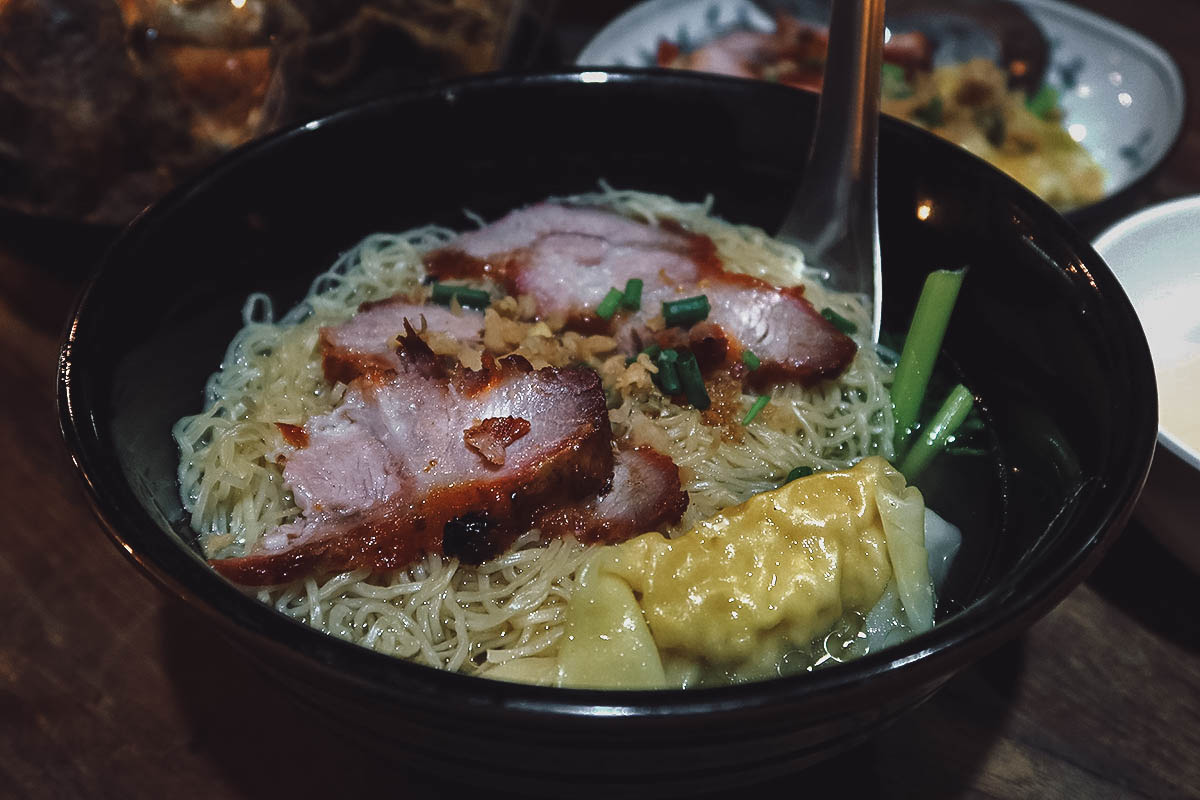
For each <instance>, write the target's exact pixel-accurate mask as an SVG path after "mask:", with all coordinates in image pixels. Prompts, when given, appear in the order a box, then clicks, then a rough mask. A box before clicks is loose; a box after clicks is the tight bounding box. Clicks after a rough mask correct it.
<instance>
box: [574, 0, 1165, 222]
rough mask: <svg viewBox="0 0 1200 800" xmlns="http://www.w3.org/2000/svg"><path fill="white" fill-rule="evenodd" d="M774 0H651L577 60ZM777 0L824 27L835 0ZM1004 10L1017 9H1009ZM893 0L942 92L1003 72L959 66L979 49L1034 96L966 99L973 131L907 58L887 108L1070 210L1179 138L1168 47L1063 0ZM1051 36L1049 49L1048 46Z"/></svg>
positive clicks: (759, 25)
mask: <svg viewBox="0 0 1200 800" xmlns="http://www.w3.org/2000/svg"><path fill="white" fill-rule="evenodd" d="M770 5H771V4H769V3H762V2H753V1H752V0H650V1H649V2H645V3H641V4H639V5H637V6H634V7H633V8H631V9H630V10H628V11H627V12H626V13H624V14H622V15H621V16H619V17H617V18H616V19H614V20H613V21H612V22H611V23H610V24H609V25H608V26H606V27H605V28H604V29H602V30H601V31H600V32H599V33H598V34H597V35H596V36H595V37H594V38H593V39H592V40H591V41H590V42H589V43H588V44H587V45H586V46H585V47H584V49H583V50H582V51H581V52H580V54H579V56H578V58H577V59H576V63H577V64H579V65H595V66H601V65H617V66H639V67H644V66H654V65H656V64H659V63H664V59H663V56H664V53H663V52H662V50H661V49H660V43H662V42H667V43H669V45H670V46H673V47H677V48H678V50H679V51H681V52H683V53H685V54H686V53H689V52H691V51H694V50H695V49H697V48H700V47H702V46H703V45H705V44H706V43H709V42H711V41H713V40H714V39H716V38H718V37H721V36H724V35H726V34H729V33H731V32H734V31H756V32H761V33H766V32H771V31H774V30H775V29H776V23H775V20H774V19H773V18H772V16H771V13H769V12H768V11H766V10H764V8H766V7H767V6H770ZM774 7H776V6H772V8H774ZM777 7H778V8H779V9H782V10H786V12H787V13H788V14H791V15H793V16H795V17H796V18H798V19H799V20H801V21H802V22H805V23H809V24H812V25H816V26H823V25H824V24H825V22H826V15H825V13H824V9H825V8H826V7H827V4H826V3H825V2H823V0H791V1H790V2H782V3H779V4H777ZM1002 8H1007V9H1009V10H1008V11H1006V12H1000V11H998V9H1002ZM1014 8H1015V9H1019V11H1020V12H1023V14H1024V15H1025V16H1027V18H1028V19H1029V20H1030V21H1031V22H1032V27H1034V28H1036V29H1037V30H1039V31H1040V32H1041V42H1038V43H1034V44H1033V45H1032V46H1031V45H1030V43H1029V41H1028V39H1029V37H1028V36H1027V35H1024V34H1023V33H1022V30H1024V31H1028V30H1029V27H1028V26H1024V27H1023V26H1021V25H1020V23H1015V24H1014V22H1013V20H1014V19H1015V17H1017V16H1020V15H1019V14H1017V15H1014V14H1013V13H1012V9H1014ZM889 9H890V11H891V13H890V14H889V26H890V27H891V28H892V30H893V33H894V34H903V33H905V32H911V31H920V32H922V33H924V34H926V35H927V36H928V38H929V39H930V41H931V43H932V44H933V51H932V53H931V58H932V66H933V67H935V68H936V71H935V74H934V81H933V82H934V83H937V84H940V85H941V86H940V87H938V88H939V90H940V92H941V94H943V95H946V94H949V95H950V96H953V97H954V98H956V99H958V98H965V97H966V96H967V95H969V94H971V93H973V92H975V91H976V90H977V89H978V87H979V86H981V85H985V86H986V85H987V84H994V83H995V82H996V76H995V74H991V73H994V72H998V70H985V71H984V72H985V73H988V74H984V75H982V76H981V75H968V76H963V75H960V74H955V73H954V72H953V71H954V70H956V69H957V68H956V67H954V66H952V65H953V64H956V63H961V62H962V61H963V60H964V59H967V60H969V59H973V58H981V59H984V60H987V61H991V62H993V63H997V64H1002V65H1003V66H1004V67H1006V68H1008V73H1009V85H1010V88H1014V89H1019V90H1020V91H1023V92H1024V93H1025V98H1021V99H1020V100H1018V97H1019V95H1016V94H1014V95H1012V96H1009V97H999V95H998V93H997V92H996V91H995V89H994V87H993V88H992V89H989V91H990V92H992V93H993V94H994V95H997V97H998V101H997V102H995V103H984V104H978V103H976V102H974V101H972V103H971V104H968V105H967V107H965V108H963V109H961V111H962V112H963V114H962V115H963V116H966V117H971V118H972V119H971V120H970V121H971V122H975V123H977V128H978V130H974V131H970V130H966V126H958V125H955V124H954V123H953V120H952V119H951V117H953V116H954V114H955V113H956V111H958V110H959V109H957V108H955V107H953V105H954V104H952V103H950V102H944V103H937V104H936V107H935V105H934V104H931V103H930V102H929V101H930V97H925V96H924V95H925V94H930V92H931V90H929V89H923V88H922V86H921V84H920V83H919V82H914V81H912V80H911V79H912V72H911V70H909V71H908V75H907V77H908V78H909V79H910V80H909V83H910V84H912V86H910V87H909V89H911V88H915V89H916V91H915V93H913V94H912V95H911V96H912V98H913V99H912V100H911V101H909V100H907V97H908V96H909V95H906V96H905V97H902V98H900V100H901V102H900V103H899V110H896V105H897V104H896V103H893V104H892V107H891V108H889V107H888V103H887V88H886V87H887V80H886V76H885V110H895V111H896V113H901V114H902V115H903V116H905V118H907V119H909V120H910V121H915V122H917V123H918V124H923V125H926V126H927V127H936V128H938V129H939V132H940V133H943V135H946V136H947V138H951V139H952V140H954V141H957V142H959V143H960V144H964V145H965V146H967V147H968V149H971V150H972V151H973V152H975V153H976V154H977V155H981V156H983V157H985V158H988V159H989V160H991V161H993V163H996V164H997V165H998V166H1000V167H1001V168H1003V169H1006V170H1008V171H1009V172H1010V173H1012V174H1014V176H1015V177H1017V178H1018V179H1021V180H1023V181H1024V182H1026V183H1027V184H1028V185H1030V188H1033V189H1034V190H1035V191H1038V192H1039V193H1040V194H1042V195H1043V197H1044V198H1045V199H1047V200H1049V201H1050V202H1052V203H1053V204H1054V205H1056V207H1058V208H1059V209H1060V210H1074V211H1076V212H1079V213H1083V212H1086V211H1087V210H1090V209H1091V208H1093V207H1095V206H1096V205H1098V204H1099V203H1101V202H1103V201H1105V200H1107V199H1109V198H1111V197H1113V196H1114V195H1116V194H1118V193H1120V192H1122V191H1124V190H1125V189H1127V188H1129V187H1130V186H1132V185H1133V184H1134V183H1136V182H1137V181H1139V180H1140V179H1141V178H1143V177H1144V176H1145V175H1147V174H1148V173H1149V172H1150V171H1151V170H1152V169H1153V168H1154V167H1155V166H1156V165H1157V164H1158V163H1159V162H1161V161H1162V159H1163V158H1164V157H1165V156H1166V154H1167V153H1168V152H1169V151H1170V149H1171V147H1172V146H1173V144H1174V142H1175V140H1176V139H1177V138H1178V136H1179V132H1180V130H1181V127H1182V124H1183V114H1184V100H1183V98H1184V89H1183V82H1182V78H1181V77H1180V73H1179V69H1178V68H1177V67H1176V65H1175V64H1174V62H1173V61H1172V60H1171V58H1170V56H1168V55H1167V54H1166V53H1165V52H1164V51H1163V50H1162V49H1161V48H1159V47H1158V46H1157V45H1155V44H1153V43H1152V42H1150V41H1148V40H1147V39H1145V38H1144V37H1142V36H1140V35H1138V34H1136V33H1134V32H1133V31H1130V30H1128V29H1127V28H1124V27H1122V26H1120V25H1117V24H1116V23H1113V22H1110V21H1109V20H1107V19H1105V18H1103V17H1100V16H1098V15H1096V14H1093V13H1090V12H1087V11H1084V10H1082V9H1079V8H1075V7H1073V6H1070V5H1067V4H1064V3H1060V2H1057V1H1056V0H1018V2H1015V3H1007V2H992V1H991V0H988V1H987V2H984V1H983V0H980V1H979V2H974V3H957V4H947V3H943V2H938V1H936V0H930V2H919V0H914V1H913V2H903V3H898V4H891V5H890V6H889ZM897 38H899V37H897ZM1042 43H1044V53H1043V54H1042V56H1041V57H1039V56H1038V51H1039V45H1040V44H1042ZM906 49H907V48H906ZM720 60H721V59H720V58H718V59H710V60H708V62H709V63H707V64H706V65H699V66H698V68H712V69H717V70H723V71H728V70H727V69H724V66H725V65H722V64H720V63H713V62H716V61H720ZM975 66H978V64H976V65H974V66H973V67H972V69H974V67H975ZM1035 75H1042V76H1044V84H1045V85H1046V86H1047V87H1049V88H1048V89H1046V90H1045V91H1044V92H1039V91H1038V88H1040V84H1041V82H1040V81H1039V82H1038V86H1034V82H1033V81H1032V80H1031V76H1035ZM765 77H767V78H768V79H779V77H780V76H779V75H767V76H765ZM785 77H786V76H785ZM801 85H803V84H802V83H801ZM964 87H965V88H964ZM946 88H949V89H950V92H949V93H947V91H946ZM968 90H969V91H968ZM907 91H908V89H905V88H903V87H901V89H900V92H901V93H905V92H907ZM931 97H932V95H931ZM1025 99H1027V100H1028V101H1029V102H1028V111H1033V112H1035V113H1033V114H1030V113H1027V110H1026V108H1024V107H1023V106H1025V105H1026V104H1025V103H1024V102H1023V100H1025ZM1056 101H1057V102H1056ZM943 104H944V105H945V108H943V107H942V106H943ZM1055 105H1057V110H1054V109H1053V107H1054V106H1055ZM908 106H912V108H908ZM914 111H916V112H917V113H915V114H914V113H912V112H914ZM932 111H936V114H931V113H930V112H932ZM1046 112H1050V113H1046ZM943 116H944V117H946V118H947V119H946V125H944V126H942V124H941V123H942V120H941V119H940V118H941V117H943ZM998 117H1003V118H1005V121H1006V122H1007V127H1008V128H1009V130H1008V132H1007V136H1005V135H1004V133H1003V131H1001V136H999V137H998V136H997V135H996V134H997V132H998V129H997V126H996V125H995V122H996V120H997V118H998ZM1037 117H1046V118H1048V119H1049V120H1051V121H1053V122H1054V123H1055V124H1054V125H1053V129H1054V130H1050V129H1049V127H1046V126H1043V125H1040V124H1039V120H1037V119H1036V118H1037ZM1001 139H1003V141H1001ZM989 140H990V141H989ZM1039 140H1040V143H1039ZM1034 143H1036V144H1037V148H1036V149H1039V150H1041V151H1044V152H1045V153H1046V154H1047V155H1046V156H1045V157H1044V158H1043V157H1041V156H1040V155H1039V157H1038V158H1034V159H1027V158H1023V157H1014V156H1015V155H1019V153H1020V151H1022V150H1028V149H1030V146H1031V144H1034ZM1079 146H1082V149H1080V148H1079ZM1092 165H1094V166H1092ZM1096 166H1098V168H1099V171H1096V170H1095V168H1094V167H1096ZM1048 168H1049V169H1052V170H1058V171H1060V172H1064V173H1067V172H1069V173H1070V176H1069V177H1068V179H1067V180H1066V181H1065V182H1064V181H1063V180H1055V179H1054V178H1055V177H1056V176H1052V175H1048V174H1047V170H1048ZM1058 177H1061V176H1058ZM1064 183H1065V184H1066V185H1064Z"/></svg>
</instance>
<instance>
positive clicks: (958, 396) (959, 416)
mask: <svg viewBox="0 0 1200 800" xmlns="http://www.w3.org/2000/svg"><path fill="white" fill-rule="evenodd" d="M974 405H975V398H974V396H972V394H971V392H970V391H969V390H968V389H967V387H965V386H963V385H962V384H961V383H960V384H959V385H958V386H955V387H954V388H953V389H952V390H950V395H949V396H948V397H947V398H946V401H945V402H944V403H942V407H941V408H939V409H938V412H937V413H936V414H934V415H933V419H931V420H930V421H929V425H927V426H926V427H925V430H924V431H922V432H921V438H919V439H917V440H916V441H915V442H913V446H912V449H911V450H909V451H908V455H906V456H905V457H904V461H902V462H901V464H900V471H901V472H902V473H904V477H905V479H907V480H908V482H909V483H910V484H911V483H912V482H913V481H915V480H916V479H917V476H918V475H920V474H921V472H922V471H924V469H925V467H926V466H928V465H929V462H930V461H931V460H933V457H934V456H935V455H937V453H938V451H939V450H941V449H942V448H943V447H945V446H946V442H947V441H948V440H949V439H950V437H951V436H953V435H954V433H955V431H957V430H958V428H959V426H960V425H962V424H963V420H965V419H966V418H967V415H968V414H970V413H971V408H972V407H973V406H974Z"/></svg>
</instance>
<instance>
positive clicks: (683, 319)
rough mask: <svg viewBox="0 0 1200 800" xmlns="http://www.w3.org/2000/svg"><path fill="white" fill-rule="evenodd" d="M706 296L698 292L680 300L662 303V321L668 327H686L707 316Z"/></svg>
mask: <svg viewBox="0 0 1200 800" xmlns="http://www.w3.org/2000/svg"><path fill="white" fill-rule="evenodd" d="M708 311H709V307H708V297H707V296H706V295H702V294H698V295H696V296H695V297H685V298H683V299H682V300H670V301H668V302H665V303H663V304H662V315H663V321H664V322H666V323H667V327H668V328H674V327H675V326H679V327H681V328H686V327H688V326H690V325H695V324H696V323H697V322H700V321H701V320H703V319H706V318H707V317H708Z"/></svg>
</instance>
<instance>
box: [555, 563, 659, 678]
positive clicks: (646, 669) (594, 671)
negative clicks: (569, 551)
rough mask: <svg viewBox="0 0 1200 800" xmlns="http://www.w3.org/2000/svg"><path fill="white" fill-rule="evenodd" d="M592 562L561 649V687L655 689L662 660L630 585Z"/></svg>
mask: <svg viewBox="0 0 1200 800" xmlns="http://www.w3.org/2000/svg"><path fill="white" fill-rule="evenodd" d="M599 566H600V565H599V564H597V563H595V562H593V563H591V564H588V565H587V566H586V567H584V569H583V570H582V571H581V573H580V576H579V586H578V588H577V589H576V591H575V594H573V595H572V596H571V604H570V606H569V607H568V609H567V621H566V626H565V631H564V634H563V641H562V643H561V644H560V645H559V650H558V664H557V674H556V675H555V682H556V683H557V684H558V685H559V686H587V687H591V688H596V689H653V688H657V687H660V686H662V685H664V683H665V682H666V676H665V675H664V673H663V665H662V660H661V659H660V658H659V654H658V647H657V646H656V644H655V642H654V637H653V636H652V635H651V634H650V630H649V628H647V627H646V620H645V617H644V616H643V615H642V609H641V608H640V607H639V605H638V601H637V598H635V597H634V596H633V590H632V589H630V588H629V584H628V583H626V582H625V581H624V580H622V579H621V578H620V577H618V576H616V575H613V574H611V573H609V572H606V571H604V570H603V569H599V568H598V567H599Z"/></svg>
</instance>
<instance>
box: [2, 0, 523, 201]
mask: <svg viewBox="0 0 1200 800" xmlns="http://www.w3.org/2000/svg"><path fill="white" fill-rule="evenodd" d="M525 6H526V3H525V2H523V0H376V1H374V2H364V1H363V0H351V1H349V2H337V3H329V2H320V0H90V1H89V0H0V52H3V53H4V58H3V59H2V60H0V207H3V208H5V209H8V210H12V211H17V212H20V213H24V214H29V215H35V216H42V217H53V218H59V219H63V220H70V221H79V222H87V223H95V224H116V225H119V224H123V223H125V222H127V221H128V220H129V219H130V218H131V217H132V216H133V215H135V214H136V213H137V212H138V211H140V210H141V209H142V208H143V207H145V206H146V205H147V204H149V203H150V202H151V201H153V200H154V199H156V198H157V197H158V196H160V195H161V194H162V193H163V192H165V191H166V190H167V189H169V188H170V187H171V186H172V185H174V184H175V183H176V182H177V181H179V180H180V179H182V178H184V177H186V176H188V175H190V174H192V173H193V172H194V171H196V170H197V169H199V168H200V167H201V166H203V165H204V164H207V163H208V162H210V161H211V160H212V159H214V158H216V157H217V156H218V155H220V154H221V153H223V152H224V151H226V150H228V149H229V148H231V147H234V146H236V145H238V144H240V143H242V142H244V141H246V140H247V139H250V138H253V137H255V136H258V135H261V134H263V133H266V132H269V131H271V130H273V129H275V128H277V127H279V126H281V125H284V124H287V123H290V122H294V121H296V120H299V119H303V118H306V117H309V116H314V115H318V114H321V113H324V112H327V111H329V110H331V109H333V108H336V107H339V106H342V105H346V104H349V103H353V102H355V101H359V100H362V99H365V98H367V97H370V96H372V95H376V94H382V93H384V92H386V91H389V90H392V89H395V88H397V87H401V86H410V85H413V84H417V83H421V82H425V81H429V80H432V79H437V78H442V77H449V76H456V75H464V74H468V73H475V72H485V71H488V70H490V69H495V68H497V67H499V66H501V65H502V64H503V63H504V59H505V57H506V56H507V52H506V46H507V43H508V41H509V40H510V37H511V36H512V33H513V29H514V28H515V26H516V24H517V21H518V18H519V16H520V14H521V13H522V9H523V8H524V7H525Z"/></svg>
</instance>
